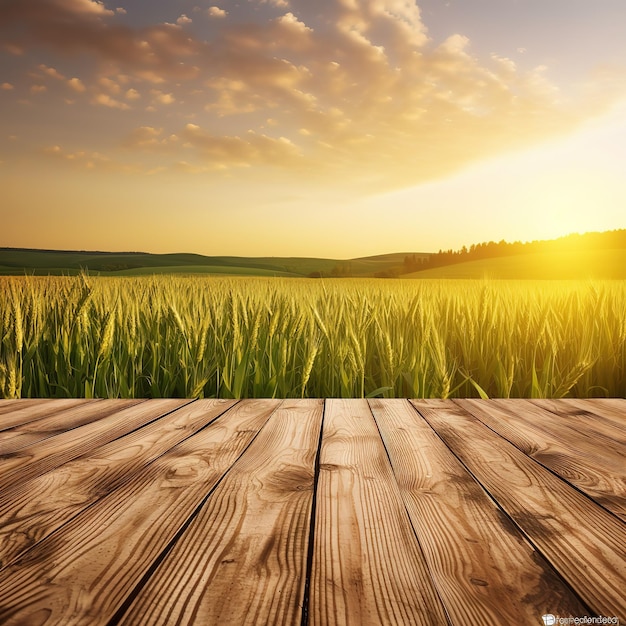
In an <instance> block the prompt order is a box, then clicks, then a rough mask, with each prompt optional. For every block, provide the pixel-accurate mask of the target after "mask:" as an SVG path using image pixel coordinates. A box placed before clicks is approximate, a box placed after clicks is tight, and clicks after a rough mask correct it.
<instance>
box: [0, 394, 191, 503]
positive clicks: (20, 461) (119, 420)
mask: <svg viewBox="0 0 626 626" xmlns="http://www.w3.org/2000/svg"><path fill="white" fill-rule="evenodd" d="M188 403H189V400H169V399H168V400H155V401H152V402H144V403H141V404H138V405H136V406H132V407H129V408H126V409H124V410H122V411H120V412H118V413H114V414H113V415H108V416H107V417H105V418H104V419H101V420H98V421H97V422H93V423H91V424H86V425H85V426H81V427H80V428H76V429H74V430H70V431H67V432H64V433H63V434H61V435H57V436H56V437H51V438H50V439H46V440H45V441H42V442H40V443H38V444H35V445H34V446H30V447H27V448H23V449H22V450H18V451H17V452H14V453H12V454H8V455H6V456H4V457H2V458H0V493H3V492H9V491H12V490H14V489H19V487H20V484H21V483H23V482H26V481H28V480H30V479H32V478H34V477H35V476H38V475H40V474H45V473H46V472H49V471H50V470H52V469H54V468H56V467H59V466H61V465H63V464H64V463H67V462H68V461H71V460H72V459H75V458H77V457H79V456H82V455H83V454H89V453H91V452H92V451H93V450H94V449H95V448H97V447H99V446H102V445H105V444H107V443H109V442H110V441H113V440H115V439H117V438H118V437H123V436H124V435H126V434H128V433H129V432H132V431H133V430H135V429H136V428H141V427H142V426H145V425H146V424H148V423H149V422H151V421H152V420H155V419H158V418H159V417H161V416H162V415H165V414H166V413H169V412H170V411H174V410H176V409H178V408H180V407H181V406H184V405H185V404H188Z"/></svg>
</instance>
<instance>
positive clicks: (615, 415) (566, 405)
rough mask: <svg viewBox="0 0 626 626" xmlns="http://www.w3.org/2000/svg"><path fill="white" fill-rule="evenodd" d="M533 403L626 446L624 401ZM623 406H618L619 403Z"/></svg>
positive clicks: (580, 426) (584, 430)
mask: <svg viewBox="0 0 626 626" xmlns="http://www.w3.org/2000/svg"><path fill="white" fill-rule="evenodd" d="M531 402H532V403H533V404H535V405H537V406H540V407H542V408H544V409H546V410H548V411H552V412H553V413H555V414H556V415H559V416H567V417H568V418H569V420H571V421H572V422H574V423H576V424H577V425H578V426H579V428H580V430H581V431H583V432H585V433H594V434H595V435H596V436H598V437H599V438H601V439H602V438H604V439H608V440H609V441H610V442H612V443H615V442H618V443H619V445H620V446H626V401H625V400H618V401H617V403H616V401H613V400H609V399H603V400H574V399H570V398H566V399H563V400H543V399H542V400H532V401H531ZM621 402H623V403H624V404H623V405H621V406H622V407H624V408H619V407H620V404H619V403H621Z"/></svg>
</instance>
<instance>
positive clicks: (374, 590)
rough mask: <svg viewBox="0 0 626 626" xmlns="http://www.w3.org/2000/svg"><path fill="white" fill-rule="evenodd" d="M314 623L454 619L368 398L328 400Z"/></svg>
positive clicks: (363, 625)
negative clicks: (433, 574) (437, 587)
mask: <svg viewBox="0 0 626 626" xmlns="http://www.w3.org/2000/svg"><path fill="white" fill-rule="evenodd" d="M310 616H311V623H313V624H323V625H330V624H342V625H352V624H354V625H355V626H369V625H371V626H379V625H384V624H387V625H396V624H412V625H419V624H423V625H425V626H426V625H427V626H435V625H438V624H447V620H446V616H445V612H444V610H443V606H442V604H441V601H440V599H439V597H438V595H437V592H436V591H435V589H434V587H433V581H432V579H431V578H430V575H429V573H428V568H427V565H426V563H425V561H424V556H423V554H422V553H421V551H420V548H419V545H418V542H417V540H416V538H415V535H414V532H413V528H412V527H411V523H410V520H409V518H408V515H407V512H406V510H405V508H404V504H403V502H402V497H401V495H400V491H399V489H398V485H397V483H396V481H395V478H394V476H393V472H392V469H391V466H390V464H389V460H388V458H387V454H386V452H385V448H384V446H383V444H382V441H381V439H380V435H379V433H378V429H377V427H376V424H375V422H374V419H373V416H372V414H371V411H370V409H369V406H368V404H367V401H366V400H327V401H326V413H325V416H324V436H323V440H322V449H321V458H320V476H319V483H318V490H317V507H316V519H315V546H314V556H313V567H312V572H311V592H310Z"/></svg>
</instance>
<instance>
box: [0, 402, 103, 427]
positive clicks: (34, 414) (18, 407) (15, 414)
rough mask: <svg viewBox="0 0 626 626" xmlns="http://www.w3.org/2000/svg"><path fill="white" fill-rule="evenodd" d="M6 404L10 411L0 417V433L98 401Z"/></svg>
mask: <svg viewBox="0 0 626 626" xmlns="http://www.w3.org/2000/svg"><path fill="white" fill-rule="evenodd" d="M8 402H10V404H9V405H8V406H9V407H10V409H9V410H8V411H7V412H6V413H3V414H2V415H0V431H3V430H8V429H9V428H15V427H16V426H21V425H22V424H28V423H29V422H34V421H35V420H38V419H41V418H42V417H48V416H50V415H54V414H55V413H60V412H61V411H65V410H66V409H70V408H72V407H75V406H80V405H82V404H85V403H87V402H99V400H77V399H75V398H71V399H68V400H65V399H64V400H39V401H37V402H35V403H34V404H23V402H26V401H21V400H9V401H8ZM14 403H15V404H14Z"/></svg>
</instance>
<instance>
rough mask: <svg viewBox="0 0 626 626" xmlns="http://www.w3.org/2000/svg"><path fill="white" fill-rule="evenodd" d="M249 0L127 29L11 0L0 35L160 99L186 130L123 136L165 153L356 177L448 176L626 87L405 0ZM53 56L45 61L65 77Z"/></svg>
mask: <svg viewBox="0 0 626 626" xmlns="http://www.w3.org/2000/svg"><path fill="white" fill-rule="evenodd" d="M259 1H260V3H261V4H265V5H267V6H265V7H264V8H263V15H264V18H263V19H256V20H254V19H252V17H251V18H250V19H246V20H234V19H232V20H231V19H223V18H226V17H227V15H228V12H227V11H226V10H224V9H222V8H220V7H219V6H217V5H214V6H210V7H209V8H208V9H206V8H203V9H200V8H198V9H197V11H196V8H194V11H196V12H197V13H200V11H203V12H206V13H207V14H208V15H209V16H210V17H212V18H215V20H216V23H214V24H211V25H207V29H206V30H207V32H206V34H204V35H203V37H202V38H200V37H197V36H195V35H194V33H193V29H187V28H184V26H185V25H187V24H189V23H190V22H191V19H190V18H188V17H187V16H186V14H182V15H180V16H179V17H178V18H176V17H175V16H176V14H177V13H174V14H173V15H172V16H171V19H172V20H174V21H176V24H154V23H152V24H150V23H144V24H143V25H141V26H137V25H135V26H132V27H131V26H129V25H125V24H123V23H122V20H120V18H119V16H116V15H115V14H114V12H113V11H111V10H109V9H107V8H106V6H105V5H104V4H103V3H101V2H94V1H91V0H28V2H26V1H25V0H8V2H7V3H6V4H5V6H4V7H3V11H2V13H1V14H0V31H1V32H0V37H2V36H3V35H4V34H5V33H6V34H7V41H9V40H10V42H11V43H10V45H11V46H16V47H19V49H20V50H21V49H26V50H28V49H29V47H31V46H34V45H35V44H36V45H37V49H39V47H48V48H49V49H51V50H53V51H54V52H57V53H60V54H59V59H61V60H62V59H63V58H64V56H67V55H81V58H85V59H88V60H89V63H91V65H90V68H91V69H89V70H87V69H86V70H85V74H81V76H83V80H84V81H85V82H86V84H88V85H90V89H91V90H92V91H91V95H92V98H93V99H92V102H93V103H94V104H97V105H100V106H103V107H107V108H109V109H117V110H120V111H124V110H128V109H129V108H130V103H132V102H134V101H136V100H139V98H140V97H141V95H140V94H143V97H144V101H143V102H142V110H143V111H147V112H149V113H150V114H151V115H150V116H149V119H160V120H162V119H163V118H159V115H160V114H161V111H162V110H163V109H164V106H161V105H167V106H168V108H167V120H168V126H170V125H172V130H174V131H175V132H176V134H177V136H179V137H180V139H181V141H173V140H171V138H170V136H169V135H167V134H166V133H165V132H164V131H163V134H161V135H158V136H146V135H145V133H146V132H148V131H146V130H145V128H159V123H160V124H161V125H163V126H164V125H165V124H164V122H163V121H160V122H154V123H153V124H154V126H146V127H142V128H144V130H143V131H141V132H140V133H138V134H137V135H136V136H135V135H133V137H131V138H127V139H126V140H124V146H125V148H127V149H137V150H141V151H147V150H148V151H149V150H154V151H160V153H162V154H165V153H166V152H167V153H168V154H172V155H175V158H176V160H175V161H174V162H184V163H187V164H188V165H189V168H191V169H193V170H194V171H205V172H213V173H214V172H218V171H228V170H229V168H232V167H249V168H252V167H255V166H258V167H261V166H264V165H265V164H271V166H272V167H273V168H274V170H285V171H288V172H289V173H290V174H291V173H295V175H298V176H302V177H314V176H319V177H320V178H321V179H323V180H325V181H331V182H333V181H342V182H341V184H344V183H345V184H347V183H350V182H351V183H352V184H354V186H355V187H358V188H366V187H367V188H370V187H371V188H383V187H394V186H396V187H397V186H402V185H408V184H415V183H418V182H420V181H426V180H430V179H432V178H436V177H438V176H444V175H446V174H449V173H450V172H452V171H453V170H455V169H458V168H459V167H463V166H464V165H466V164H468V163H471V162H472V161H475V160H477V159H481V158H484V157H488V156H493V155H495V154H498V153H500V152H502V151H504V150H511V149H515V148H518V147H523V146H527V145H529V144H530V143H532V142H533V141H538V140H543V139H544V138H545V137H547V136H549V135H554V134H557V133H562V132H566V131H568V130H570V129H572V128H573V127H574V126H576V125H577V124H580V123H581V121H582V120H584V119H586V118H588V117H590V116H591V115H594V114H596V113H598V112H599V111H601V110H602V108H603V107H606V106H608V104H609V103H610V102H612V101H614V100H615V99H616V98H617V97H618V94H619V93H621V94H622V95H623V94H624V89H623V88H621V91H619V88H618V87H617V86H614V87H611V89H608V90H605V91H604V92H596V93H595V96H594V98H591V97H590V98H589V99H588V101H586V102H578V103H574V102H572V103H569V104H568V103H566V102H565V101H564V99H563V97H562V96H561V93H560V91H559V90H558V88H557V87H556V86H555V85H554V84H553V82H552V81H551V80H550V77H549V70H547V69H545V68H541V67H539V68H535V69H533V70H530V71H527V70H523V69H521V68H520V67H518V65H517V64H516V63H515V62H514V61H513V60H512V59H510V58H508V57H506V56H504V55H500V54H493V55H491V56H490V57H487V58H479V57H477V56H476V55H475V53H474V52H473V48H472V42H471V41H470V40H469V39H468V38H467V37H466V36H465V35H464V34H463V33H454V32H450V33H448V34H447V36H446V37H444V38H441V39H439V40H434V39H433V38H432V37H431V35H430V34H429V32H428V29H427V27H426V24H425V23H424V20H423V19H422V14H421V12H420V9H419V7H418V5H417V4H416V3H415V2H412V1H410V0H358V1H357V0H317V1H316V2H311V1H310V0H290V1H289V2H287V0H259ZM117 13H119V11H117ZM249 15H250V16H253V15H255V13H253V12H252V11H251V12H250V14H249ZM220 18H221V19H220ZM218 19H220V21H219V23H217V20H218ZM181 26H182V27H181ZM8 34H10V37H8ZM5 48H6V45H5ZM61 63H62V61H59V63H57V62H56V60H55V61H54V64H55V66H56V68H51V67H47V66H40V71H41V72H43V73H44V74H45V75H46V76H51V77H56V78H58V77H59V76H60V77H63V72H64V71H66V70H64V66H63V65H61ZM86 65H87V63H86ZM82 71H83V70H82V69H81V72H82ZM66 72H67V73H69V72H68V71H66ZM89 72H90V73H89ZM55 73H56V74H58V76H55ZM70 75H71V74H70ZM37 82H38V83H39V82H43V81H42V80H41V77H38V78H37ZM618 82H619V81H618V80H617V79H612V80H611V81H608V79H607V84H610V85H618ZM66 84H67V85H68V86H69V87H70V88H71V89H73V90H74V91H76V92H80V91H84V90H85V85H84V84H83V82H82V81H80V80H79V79H77V78H76V79H75V78H71V79H69V81H67V82H66ZM39 87H45V85H39ZM81 87H82V89H81ZM35 88H36V86H33V89H35ZM97 91H98V92H102V93H96V92H97ZM155 112H156V114H155V115H152V113H155ZM193 116H197V117H196V118H194V117H193ZM200 116H202V117H200ZM107 118H108V116H107ZM194 119H195V120H200V119H201V120H202V123H201V125H200V124H195V125H194V124H189V123H188V122H189V120H194ZM176 124H177V125H178V126H175V125H176ZM141 133H144V134H143V135H142V134H141ZM120 141H122V140H121V139H120Z"/></svg>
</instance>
